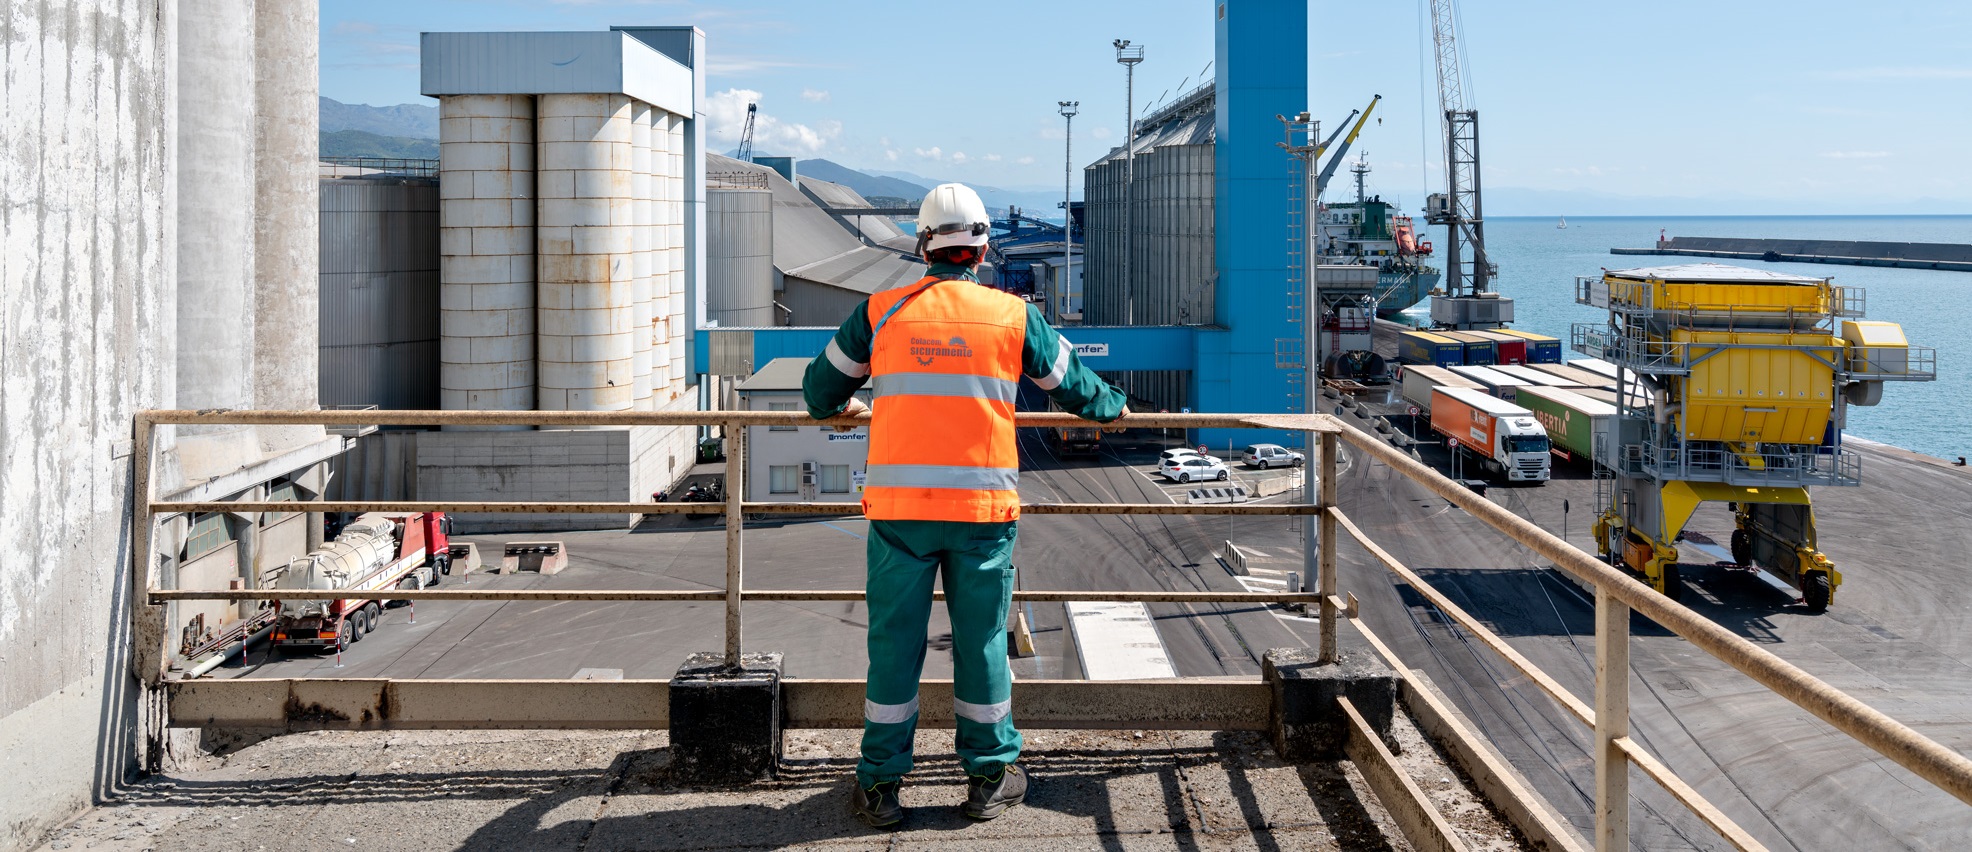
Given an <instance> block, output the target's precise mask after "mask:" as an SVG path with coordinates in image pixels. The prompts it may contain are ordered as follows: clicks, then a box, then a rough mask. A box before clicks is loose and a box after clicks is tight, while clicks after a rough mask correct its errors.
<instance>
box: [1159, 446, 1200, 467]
mask: <svg viewBox="0 0 1972 852" xmlns="http://www.w3.org/2000/svg"><path fill="white" fill-rule="evenodd" d="M1196 455H1200V453H1199V452H1198V451H1197V450H1194V449H1192V448H1190V447H1179V448H1177V449H1175V450H1165V451H1164V452H1162V453H1159V454H1158V455H1157V469H1158V470H1163V469H1164V466H1165V465H1167V464H1170V463H1171V460H1172V459H1181V458H1184V457H1186V456H1196Z"/></svg>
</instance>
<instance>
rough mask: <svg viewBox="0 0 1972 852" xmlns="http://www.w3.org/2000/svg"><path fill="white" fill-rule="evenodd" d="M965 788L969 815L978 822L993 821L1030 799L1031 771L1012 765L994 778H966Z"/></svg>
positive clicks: (966, 808)
mask: <svg viewBox="0 0 1972 852" xmlns="http://www.w3.org/2000/svg"><path fill="white" fill-rule="evenodd" d="M965 786H966V795H965V815H966V816H968V817H971V818H973V819H977V820H988V819H993V818H994V817H997V816H999V815H1000V814H1003V813H1006V811H1007V808H1011V807H1013V806H1014V805H1018V804H1020V803H1021V802H1023V801H1026V800H1027V770H1024V769H1021V768H1020V767H1019V766H1017V765H1014V764H1011V763H1009V764H1007V765H1006V766H1004V767H1002V768H1001V769H1000V774H998V775H996V776H993V777H991V778H988V777H986V776H984V775H968V776H966V779H965Z"/></svg>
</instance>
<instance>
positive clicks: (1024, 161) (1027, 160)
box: [1014, 157, 1034, 166]
mask: <svg viewBox="0 0 1972 852" xmlns="http://www.w3.org/2000/svg"><path fill="white" fill-rule="evenodd" d="M1014 162H1015V163H1018V164H1020V165H1023V166H1031V165H1034V158H1033V157H1021V158H1020V159H1018V160H1015V161H1014Z"/></svg>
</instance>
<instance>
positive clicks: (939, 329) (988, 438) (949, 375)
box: [863, 278, 1027, 523]
mask: <svg viewBox="0 0 1972 852" xmlns="http://www.w3.org/2000/svg"><path fill="white" fill-rule="evenodd" d="M869 316H870V318H871V323H870V324H871V326H872V338H873V339H872V341H871V344H870V363H869V366H870V375H871V377H872V381H871V384H872V389H873V390H874V391H875V393H874V400H873V402H872V404H871V408H872V419H871V423H870V455H869V467H868V477H867V479H866V481H865V484H864V489H863V511H864V514H865V515H867V516H868V517H869V518H871V519H872V520H920V521H959V522H966V523H993V522H1001V521H1011V520H1013V519H1015V518H1016V517H1018V516H1019V513H1020V495H1019V493H1018V491H1016V490H1015V489H1016V486H1017V485H1018V483H1019V478H1020V452H1019V447H1018V444H1017V443H1016V442H1015V440H1014V428H1013V413H1014V397H1015V396H1016V394H1017V392H1018V390H1019V382H1020V375H1021V364H1022V350H1023V347H1024V345H1025V343H1026V334H1027V305H1026V303H1025V302H1022V301H1021V300H1020V299H1019V298H1018V297H1015V296H1012V295H1009V294H1007V293H1002V292H1000V291H997V290H993V289H991V288H987V287H982V286H980V285H978V284H976V283H974V282H971V281H967V280H942V281H941V280H938V279H934V278H924V279H920V280H919V281H917V282H915V283H913V284H910V285H906V286H903V287H898V288H895V289H892V290H886V291H884V292H881V293H878V294H876V295H875V296H872V297H870V301H869ZM878 326H880V328H879V327H878Z"/></svg>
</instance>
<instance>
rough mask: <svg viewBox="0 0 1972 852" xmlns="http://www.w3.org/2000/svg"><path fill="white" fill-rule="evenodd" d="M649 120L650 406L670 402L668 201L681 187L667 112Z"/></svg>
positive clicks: (652, 113) (647, 308) (672, 260)
mask: <svg viewBox="0 0 1972 852" xmlns="http://www.w3.org/2000/svg"><path fill="white" fill-rule="evenodd" d="M648 120H649V122H650V130H649V132H650V144H651V152H650V155H651V156H650V170H651V184H650V193H651V281H650V304H649V305H647V306H645V311H644V313H645V315H646V316H647V317H648V318H649V320H650V384H651V406H652V407H653V408H659V407H662V406H663V405H664V404H665V403H668V402H670V401H671V334H672V329H671V323H670V322H668V321H666V316H667V315H668V314H669V313H670V310H671V275H672V272H674V271H675V270H676V267H675V266H674V264H676V263H678V262H679V260H678V258H675V257H673V256H672V252H671V225H672V218H673V217H674V216H675V215H676V211H675V210H673V209H672V207H673V205H672V200H673V199H674V198H676V197H677V193H679V192H680V191H681V190H680V188H679V187H678V186H677V185H676V183H675V182H674V181H672V180H671V177H672V175H674V174H675V173H676V172H675V165H674V164H673V163H672V159H673V158H672V152H671V144H672V139H671V121H672V115H671V113H668V112H665V111H664V110H662V109H656V108H653V109H652V110H651V111H650V116H649V118H648Z"/></svg>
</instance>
